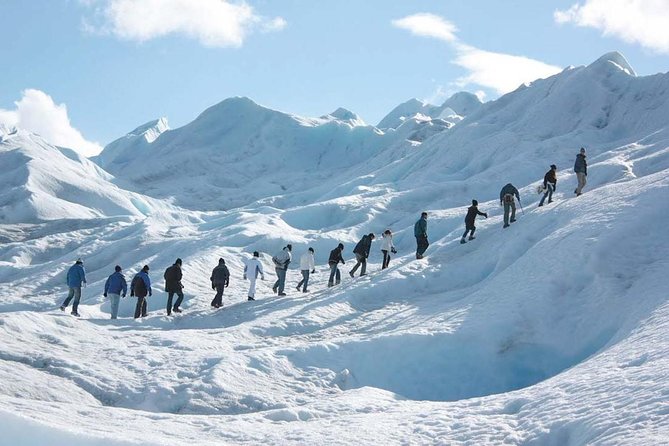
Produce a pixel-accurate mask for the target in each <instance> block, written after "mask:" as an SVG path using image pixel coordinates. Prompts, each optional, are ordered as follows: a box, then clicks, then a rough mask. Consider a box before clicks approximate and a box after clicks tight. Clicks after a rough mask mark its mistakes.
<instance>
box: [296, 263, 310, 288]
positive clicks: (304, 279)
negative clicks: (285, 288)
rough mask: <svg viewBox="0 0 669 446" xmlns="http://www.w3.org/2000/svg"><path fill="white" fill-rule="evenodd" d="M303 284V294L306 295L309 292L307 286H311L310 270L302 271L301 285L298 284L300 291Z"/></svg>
mask: <svg viewBox="0 0 669 446" xmlns="http://www.w3.org/2000/svg"><path fill="white" fill-rule="evenodd" d="M303 284H304V287H303V288H302V292H304V293H306V292H307V286H308V285H309V270H308V269H303V270H302V280H300V283H298V284H297V288H298V289H299V288H300V287H301V286H302V285H303Z"/></svg>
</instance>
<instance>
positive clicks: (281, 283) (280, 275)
mask: <svg viewBox="0 0 669 446" xmlns="http://www.w3.org/2000/svg"><path fill="white" fill-rule="evenodd" d="M292 250H293V245H291V244H290V243H289V244H287V245H286V246H284V248H283V249H282V250H281V252H279V253H278V254H277V255H275V256H274V257H272V262H274V271H276V277H277V279H276V282H274V286H273V287H272V291H274V294H277V293H278V294H279V296H285V295H286V293H284V292H283V289H284V287H285V286H286V272H287V271H288V264H289V263H290V261H291V260H292V256H291V254H290V253H291V251H292Z"/></svg>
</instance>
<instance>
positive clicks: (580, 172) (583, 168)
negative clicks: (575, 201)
mask: <svg viewBox="0 0 669 446" xmlns="http://www.w3.org/2000/svg"><path fill="white" fill-rule="evenodd" d="M574 172H576V178H577V179H578V186H576V189H574V193H575V194H576V196H577V197H578V196H579V195H581V193H582V192H583V188H584V187H585V183H586V181H585V179H586V177H587V176H588V162H587V161H586V160H585V149H584V148H583V147H581V152H580V153H579V154H578V155H576V161H574Z"/></svg>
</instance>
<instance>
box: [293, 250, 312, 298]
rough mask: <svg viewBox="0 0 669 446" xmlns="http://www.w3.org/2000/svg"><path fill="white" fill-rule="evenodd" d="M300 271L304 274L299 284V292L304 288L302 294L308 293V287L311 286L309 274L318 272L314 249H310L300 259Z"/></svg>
mask: <svg viewBox="0 0 669 446" xmlns="http://www.w3.org/2000/svg"><path fill="white" fill-rule="evenodd" d="M300 271H301V272H302V280H300V283H298V284H297V291H300V287H302V292H303V293H306V292H307V286H308V285H309V272H311V273H312V274H313V273H315V272H316V263H315V260H314V248H309V249H308V250H307V252H305V253H304V254H302V256H301V257H300Z"/></svg>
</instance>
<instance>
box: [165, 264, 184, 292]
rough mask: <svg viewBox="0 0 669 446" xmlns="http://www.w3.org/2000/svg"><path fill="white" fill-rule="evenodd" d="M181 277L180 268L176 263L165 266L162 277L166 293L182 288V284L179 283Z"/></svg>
mask: <svg viewBox="0 0 669 446" xmlns="http://www.w3.org/2000/svg"><path fill="white" fill-rule="evenodd" d="M181 277H182V274H181V268H179V267H178V266H177V265H176V264H174V265H172V266H170V267H169V268H167V269H166V270H165V274H164V275H163V278H164V279H165V291H167V292H168V293H169V292H175V291H181V289H182V288H183V285H181Z"/></svg>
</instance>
